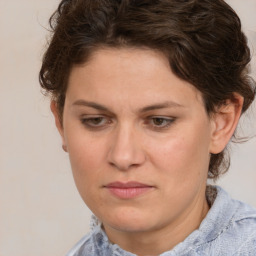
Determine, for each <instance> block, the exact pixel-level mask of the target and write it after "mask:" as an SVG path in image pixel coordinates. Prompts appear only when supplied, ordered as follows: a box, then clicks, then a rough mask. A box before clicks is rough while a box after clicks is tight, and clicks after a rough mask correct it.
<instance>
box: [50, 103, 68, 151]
mask: <svg viewBox="0 0 256 256" xmlns="http://www.w3.org/2000/svg"><path fill="white" fill-rule="evenodd" d="M51 111H52V113H53V116H54V119H55V125H56V127H57V129H58V131H59V134H60V136H61V139H62V148H63V150H64V151H66V152H67V146H66V142H65V137H64V130H63V125H62V122H61V120H60V116H59V112H58V109H57V103H56V101H54V100H52V101H51Z"/></svg>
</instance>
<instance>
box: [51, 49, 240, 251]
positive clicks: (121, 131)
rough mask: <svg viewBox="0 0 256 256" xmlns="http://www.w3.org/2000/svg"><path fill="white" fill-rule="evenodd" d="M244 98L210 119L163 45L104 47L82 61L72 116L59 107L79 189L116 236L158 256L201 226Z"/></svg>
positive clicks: (70, 101) (72, 83)
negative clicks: (214, 161)
mask: <svg viewBox="0 0 256 256" xmlns="http://www.w3.org/2000/svg"><path fill="white" fill-rule="evenodd" d="M235 96H236V97H235V100H234V102H231V101H227V102H226V104H225V106H223V107H220V108H219V109H218V111H217V113H216V114H214V115H211V117H209V115H208V114H207V113H206V110H205V108H204V104H203V100H202V95H201V93H200V92H199V91H198V90H197V89H196V88H195V87H194V86H192V85H191V84H189V83H188V82H186V81H183V80H181V79H179V78H178V77H176V76H175V75H174V74H173V73H172V71H171V69H170V67H169V64H168V60H167V59H166V58H165V56H163V55H162V54H161V53H159V52H156V51H153V50H147V49H134V48H133V49H131V48H121V49H113V48H103V49H99V50H96V51H95V52H94V54H93V55H92V56H91V58H90V60H89V61H88V62H87V63H86V64H83V65H77V66H74V67H73V68H72V71H71V74H70V78H69V83H68V89H67V92H66V102H65V106H64V112H63V123H60V121H59V119H58V113H57V108H56V104H55V102H52V104H51V109H52V111H53V113H54V116H55V120H56V125H57V128H58V130H59V132H60V134H61V136H62V139H63V145H64V148H65V149H66V151H67V152H68V153H69V157H70V162H71V166H72V170H73V175H74V180H75V183H76V186H77V188H78V191H79V193H80V194H81V197H82V198H83V200H84V202H85V203H86V204H87V206H88V207H89V208H90V209H91V210H92V212H93V213H94V214H95V215H96V216H97V217H98V218H99V219H100V220H101V221H102V223H103V227H104V230H105V232H106V234H107V236H108V237H109V240H110V241H111V242H112V243H116V244H118V245H119V246H120V247H121V248H123V249H125V250H127V251H130V252H133V253H135V254H137V255H158V254H160V253H162V252H164V251H167V250H170V249H172V248H173V247H174V246H175V245H177V244H178V243H179V242H181V241H183V240H184V239H185V238H186V237H187V236H188V235H189V234H190V233H191V232H192V231H193V230H195V229H197V228H198V227H199V225H200V223H201V221H202V219H203V218H204V217H205V216H206V214H207V212H208V210H209V207H208V204H207V201H206V198H205V188H206V181H207V172H208V165H209V160H210V153H218V152H221V151H222V150H223V149H224V148H225V146H226V144H227V143H228V141H229V139H230V137H231V136H232V134H233V132H234V130H235V127H236V125H237V122H238V119H239V116H240V113H241V107H242V104H243V99H242V97H241V96H239V95H235ZM115 181H121V182H128V181H137V182H140V183H143V184H147V185H150V186H151V189H149V190H148V191H146V192H145V193H143V194H141V195H139V196H137V197H135V198H131V199H120V198H118V197H116V196H114V195H113V194H111V193H110V192H109V190H108V189H106V187H105V186H106V185H107V184H109V183H111V182H115Z"/></svg>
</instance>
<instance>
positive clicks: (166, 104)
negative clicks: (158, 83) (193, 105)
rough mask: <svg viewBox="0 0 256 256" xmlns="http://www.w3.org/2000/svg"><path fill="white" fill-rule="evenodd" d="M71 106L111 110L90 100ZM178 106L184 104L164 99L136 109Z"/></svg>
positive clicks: (76, 102) (141, 110)
mask: <svg viewBox="0 0 256 256" xmlns="http://www.w3.org/2000/svg"><path fill="white" fill-rule="evenodd" d="M72 106H85V107H90V108H94V109H97V110H101V111H106V112H111V111H110V110H109V109H108V108H107V107H106V106H104V105H101V104H98V103H95V102H91V101H86V100H77V101H75V102H74V103H73V104H72ZM180 107H184V106H183V105H180V104H179V103H177V102H174V101H166V102H163V103H157V104H153V105H149V106H145V107H143V108H140V109H139V110H138V112H141V113H144V112H148V111H152V110H157V109H163V108H180Z"/></svg>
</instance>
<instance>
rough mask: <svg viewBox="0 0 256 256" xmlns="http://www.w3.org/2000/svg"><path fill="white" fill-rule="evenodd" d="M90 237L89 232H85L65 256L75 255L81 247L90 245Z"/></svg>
mask: <svg viewBox="0 0 256 256" xmlns="http://www.w3.org/2000/svg"><path fill="white" fill-rule="evenodd" d="M91 240H92V237H91V234H90V233H89V234H87V235H85V236H84V237H82V238H81V239H80V240H79V241H78V242H77V243H76V244H75V245H74V246H73V247H72V249H71V250H69V252H68V253H67V254H66V256H77V255H79V254H78V253H79V251H80V250H81V248H84V247H90V244H91V243H92V241H91Z"/></svg>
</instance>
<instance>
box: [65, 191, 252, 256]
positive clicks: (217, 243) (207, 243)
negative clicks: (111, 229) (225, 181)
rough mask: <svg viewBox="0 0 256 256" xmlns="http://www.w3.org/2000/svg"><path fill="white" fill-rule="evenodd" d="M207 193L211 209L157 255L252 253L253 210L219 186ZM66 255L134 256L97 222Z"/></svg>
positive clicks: (231, 255) (242, 255) (248, 255)
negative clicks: (182, 237)
mask: <svg viewBox="0 0 256 256" xmlns="http://www.w3.org/2000/svg"><path fill="white" fill-rule="evenodd" d="M211 191H215V193H214V194H215V195H214V194H212V195H208V197H207V199H208V202H209V203H210V204H212V205H211V208H210V210H209V212H208V214H207V216H206V217H205V219H204V220H203V221H202V223H201V225H200V227H199V228H198V229H197V230H195V231H193V232H192V233H191V234H190V235H189V236H188V237H187V238H186V239H185V240H184V241H183V242H181V243H179V244H178V245H176V246H175V247H174V248H173V249H172V250H170V251H167V252H164V253H162V254H161V255H160V256H256V209H254V208H252V207H250V206H248V205H246V204H245V203H242V202H240V201H237V200H234V199H232V198H231V197H230V196H229V195H228V194H227V193H226V192H225V191H224V190H223V189H221V188H220V187H212V190H211ZM66 256H135V254H133V253H130V252H127V251H124V250H123V249H121V248H120V247H119V246H118V245H116V244H111V243H110V242H109V241H108V238H107V236H106V234H105V232H104V231H103V230H102V228H101V225H100V223H97V219H96V218H95V217H93V218H92V230H91V232H90V233H89V234H88V235H86V236H85V237H83V238H82V239H81V240H80V241H79V242H78V243H77V244H76V245H75V246H74V248H73V249H72V250H70V252H69V253H68V254H67V255H66Z"/></svg>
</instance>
